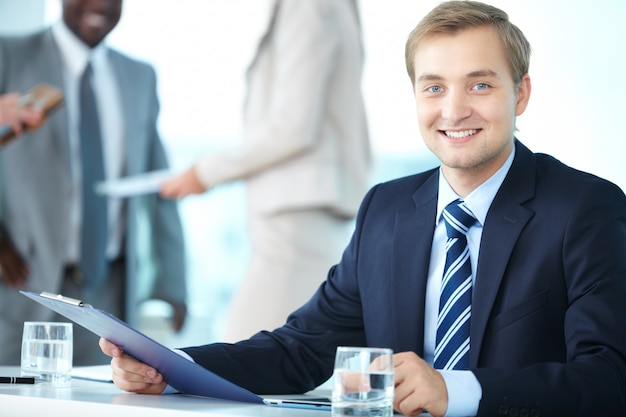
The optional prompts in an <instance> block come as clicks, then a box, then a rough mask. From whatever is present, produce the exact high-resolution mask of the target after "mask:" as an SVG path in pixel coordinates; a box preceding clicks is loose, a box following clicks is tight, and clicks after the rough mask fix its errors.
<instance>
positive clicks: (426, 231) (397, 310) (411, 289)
mask: <svg viewBox="0 0 626 417" xmlns="http://www.w3.org/2000/svg"><path fill="white" fill-rule="evenodd" d="M438 182H439V171H438V170H435V171H434V172H433V174H432V175H431V176H430V177H429V178H428V179H427V180H426V182H425V183H424V184H423V185H422V186H421V187H420V188H419V189H418V190H417V191H416V192H415V194H414V195H413V202H414V205H413V204H411V205H408V206H407V207H406V208H405V209H404V210H400V211H398V213H396V221H395V226H394V234H393V236H394V241H393V251H392V253H393V254H394V255H393V256H394V259H393V260H392V266H393V271H392V279H393V290H392V291H393V293H394V294H393V299H394V300H396V302H395V305H393V315H394V317H393V322H394V323H395V324H394V346H395V349H396V350H397V351H398V352H403V351H415V352H416V353H418V354H419V355H420V356H422V355H423V351H424V306H425V300H426V281H427V280H428V268H429V263H430V251H431V246H432V244H431V243H432V236H433V233H434V230H435V214H436V212H437V191H438Z"/></svg>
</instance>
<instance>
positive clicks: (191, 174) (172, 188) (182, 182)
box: [160, 166, 206, 199]
mask: <svg viewBox="0 0 626 417" xmlns="http://www.w3.org/2000/svg"><path fill="white" fill-rule="evenodd" d="M205 191H206V187H205V186H204V185H202V183H201V182H200V179H199V178H198V174H196V169H195V167H193V166H192V167H191V168H189V169H188V170H187V171H185V172H183V173H182V174H180V175H178V176H176V177H174V178H172V179H171V180H169V181H165V182H164V183H163V184H162V185H161V192H160V195H161V197H163V198H176V199H180V198H183V197H185V196H188V195H189V194H201V193H203V192H205Z"/></svg>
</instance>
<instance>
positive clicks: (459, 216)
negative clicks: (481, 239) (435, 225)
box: [443, 199, 476, 238]
mask: <svg viewBox="0 0 626 417" xmlns="http://www.w3.org/2000/svg"><path fill="white" fill-rule="evenodd" d="M443 220H444V221H445V222H446V232H447V234H448V237H449V238H455V237H456V238H458V237H461V236H465V235H466V234H467V231H468V230H469V228H470V227H472V225H473V224H474V222H476V217H474V214H473V213H472V212H471V211H470V209H468V208H467V206H466V205H465V202H464V201H463V200H461V199H457V200H455V201H453V202H452V203H450V204H448V205H447V206H446V208H445V209H444V210H443Z"/></svg>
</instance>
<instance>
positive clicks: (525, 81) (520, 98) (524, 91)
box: [515, 74, 531, 116]
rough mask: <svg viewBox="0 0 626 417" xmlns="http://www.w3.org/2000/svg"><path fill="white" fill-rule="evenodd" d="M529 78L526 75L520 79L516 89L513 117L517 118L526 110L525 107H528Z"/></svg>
mask: <svg viewBox="0 0 626 417" xmlns="http://www.w3.org/2000/svg"><path fill="white" fill-rule="evenodd" d="M530 90H531V86H530V76H529V75H528V74H524V76H523V77H522V81H521V82H520V83H519V86H518V87H517V99H516V101H515V115H516V116H519V115H520V114H522V113H524V110H526V106H528V100H530Z"/></svg>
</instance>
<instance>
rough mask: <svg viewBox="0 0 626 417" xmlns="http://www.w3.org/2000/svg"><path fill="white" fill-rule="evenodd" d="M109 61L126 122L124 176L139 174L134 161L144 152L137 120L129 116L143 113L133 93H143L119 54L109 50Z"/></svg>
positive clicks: (123, 138) (123, 140) (123, 139)
mask: <svg viewBox="0 0 626 417" xmlns="http://www.w3.org/2000/svg"><path fill="white" fill-rule="evenodd" d="M108 53H109V59H110V62H111V67H112V68H113V72H114V74H115V79H116V80H117V85H118V94H119V99H120V106H121V108H122V118H123V121H124V132H123V133H122V134H123V137H122V142H123V144H124V148H125V155H126V158H125V161H124V162H125V164H124V168H123V174H124V175H133V174H137V173H138V172H136V171H137V170H136V169H135V167H136V166H137V164H136V163H134V161H135V160H136V159H137V158H139V155H143V150H142V149H140V148H139V145H140V143H139V142H140V141H139V140H137V135H138V133H137V132H136V127H137V126H136V123H135V119H132V118H129V117H128V115H131V114H133V115H137V114H138V113H140V112H141V111H142V109H140V107H139V106H140V104H139V103H138V102H137V101H136V100H135V97H134V95H133V92H137V91H141V90H140V89H138V88H137V86H136V85H133V80H132V77H131V74H132V68H129V66H127V65H124V63H125V61H124V60H122V59H121V57H120V55H118V53H117V52H115V51H113V50H111V49H109V50H108Z"/></svg>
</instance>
